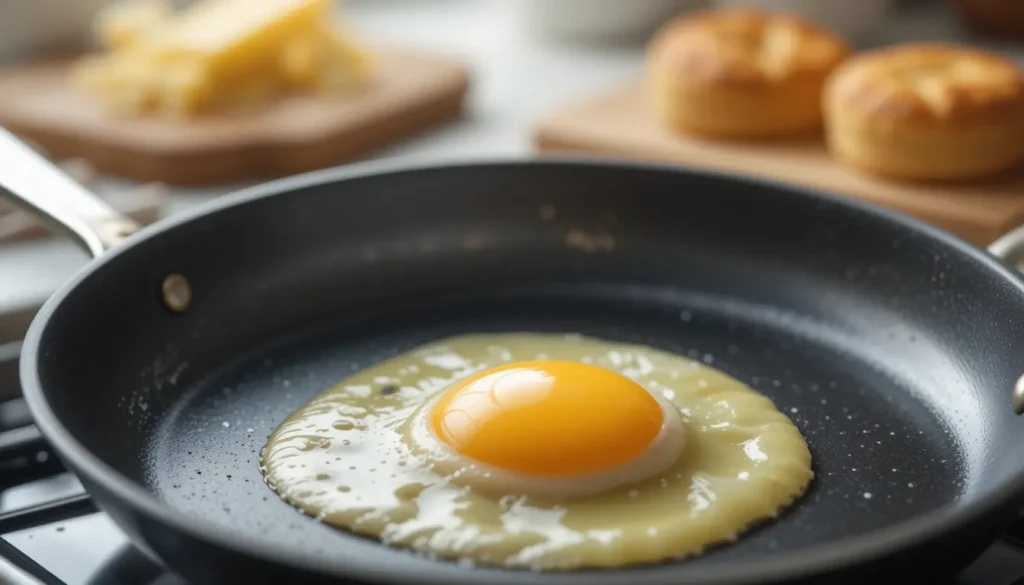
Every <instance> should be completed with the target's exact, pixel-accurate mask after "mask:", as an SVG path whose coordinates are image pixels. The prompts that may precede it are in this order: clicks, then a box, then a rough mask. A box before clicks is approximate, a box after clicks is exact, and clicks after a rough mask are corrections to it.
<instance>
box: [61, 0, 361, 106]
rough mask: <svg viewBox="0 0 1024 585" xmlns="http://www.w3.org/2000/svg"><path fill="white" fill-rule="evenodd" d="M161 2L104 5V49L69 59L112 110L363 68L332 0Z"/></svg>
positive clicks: (339, 75)
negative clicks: (174, 8) (173, 7)
mask: <svg viewBox="0 0 1024 585" xmlns="http://www.w3.org/2000/svg"><path fill="white" fill-rule="evenodd" d="M166 1H167V0H125V1H124V2H122V3H119V4H115V5H114V7H112V8H111V9H110V11H109V12H105V13H104V14H103V15H102V16H101V18H100V19H99V20H98V21H97V24H96V26H97V29H98V30H99V31H101V32H100V33H99V34H100V36H101V37H102V38H103V39H104V41H103V42H104V44H106V45H107V46H108V47H109V51H108V52H107V53H105V54H102V55H98V56H90V57H87V58H85V59H83V60H81V61H80V62H79V63H78V64H77V65H76V67H75V69H74V72H73V76H74V79H73V81H74V83H75V84H76V86H77V87H78V88H79V89H80V90H81V91H83V92H87V93H89V94H91V95H95V96H97V97H99V98H100V99H101V100H102V102H103V103H104V104H106V105H107V106H108V107H109V109H110V110H112V111H114V112H115V113H118V114H130V115H142V114H160V115H170V116H188V115H192V114H196V113H200V112H204V111H209V110H215V109H237V108H240V107H249V106H253V105H258V104H260V103H264V102H266V101H268V100H271V99H274V98H275V96H278V95H281V94H283V93H286V92H290V91H334V90H340V89H349V88H352V87H355V86H359V85H361V84H362V83H363V82H365V81H367V80H368V79H369V77H370V71H371V69H372V67H371V59H370V56H369V54H368V53H366V52H365V51H364V50H363V49H362V48H360V47H359V46H358V45H357V44H356V43H354V42H352V41H350V40H349V39H348V37H347V35H345V34H342V33H341V32H340V31H339V30H338V29H337V28H336V27H335V25H334V24H333V23H332V21H331V7H332V5H333V0H201V1H200V2H198V3H196V4H193V5H191V6H189V7H188V8H185V9H184V10H182V11H180V12H178V13H176V14H175V13H173V12H170V11H169V7H168V5H166V4H165V2H166ZM115 8H116V10H115ZM165 8H167V9H168V12H166V13H165V12H164V9H165Z"/></svg>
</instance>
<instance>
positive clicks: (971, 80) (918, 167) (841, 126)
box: [824, 43, 1024, 180]
mask: <svg viewBox="0 0 1024 585" xmlns="http://www.w3.org/2000/svg"><path fill="white" fill-rule="evenodd" d="M824 110H825V117H826V127H827V131H826V135H827V140H828V146H829V149H830V150H831V152H832V154H833V156H835V158H836V159H838V160H839V161H841V162H843V163H845V164H848V165H850V166H853V167H856V168H858V169H862V170H864V171H868V172H872V173H876V174H881V175H887V176H892V177H897V178H905V179H919V180H960V179H973V178H978V177H983V176H986V175H991V174H995V173H999V172H1001V171H1005V170H1007V169H1009V168H1011V167H1014V166H1016V165H1018V164H1019V163H1020V162H1021V160H1022V158H1024V74H1022V72H1021V69H1020V68H1019V67H1018V66H1017V65H1015V64H1014V63H1012V62H1011V61H1008V60H1006V59H1004V58H1002V57H999V56H997V55H994V54H991V53H987V52H983V51H980V50H975V49H966V48H962V47H957V46H953V45H946V44H934V43H928V44H907V45H902V46H897V47H892V48H887V49H882V50H878V51H874V52H870V53H865V54H862V55H860V56H857V57H854V58H853V59H851V60H849V61H848V62H847V63H845V64H844V65H843V66H841V67H840V68H838V69H837V70H836V71H835V73H834V74H833V75H832V77H831V78H830V79H829V82H828V84H827V86H826V90H825V95H824Z"/></svg>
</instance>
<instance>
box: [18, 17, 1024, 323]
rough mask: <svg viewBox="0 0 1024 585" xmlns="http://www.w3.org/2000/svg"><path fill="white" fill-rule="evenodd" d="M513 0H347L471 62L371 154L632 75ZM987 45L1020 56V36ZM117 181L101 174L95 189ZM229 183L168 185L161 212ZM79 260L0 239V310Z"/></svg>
mask: <svg viewBox="0 0 1024 585" xmlns="http://www.w3.org/2000/svg"><path fill="white" fill-rule="evenodd" d="M551 1H553V2H557V1H558V0H551ZM843 1H852V0H843ZM516 5H517V4H516V2H514V1H510V0H348V2H347V3H346V9H345V13H346V14H347V16H348V20H349V21H350V22H351V23H352V25H353V28H354V29H355V30H356V31H358V32H360V33H361V36H365V37H366V38H367V39H372V40H373V41H374V42H380V43H394V44H401V45H408V46H415V47H421V48H423V49H433V50H438V51H441V52H445V53H450V54H454V55H459V56H461V57H462V58H463V59H465V60H466V61H467V62H468V63H470V65H471V67H472V70H473V85H472V89H471V91H470V97H469V104H468V108H467V113H466V116H465V117H464V119H462V120H460V121H457V122H455V123H453V124H451V125H449V126H447V127H443V128H440V129H438V130H436V131H433V132H431V133H429V134H427V135H423V136H421V137H419V138H416V139H413V140H410V141H408V142H405V143H402V144H400V145H397V146H394V147H391V148H388V149H386V150H384V151H382V152H380V153H378V154H377V156H378V157H389V158H392V157H405V158H409V159H416V160H425V159H430V160H452V159H459V158H476V157H494V156H513V157H519V156H527V155H529V153H530V144H529V129H530V127H531V124H532V122H533V121H534V120H535V119H536V118H537V117H538V116H540V115H543V114H544V113H545V112H547V111H549V110H551V109H552V108H555V107H558V106H559V105H561V104H563V103H565V102H567V101H571V100H573V99H578V98H580V97H585V96H586V95H588V94H591V93H594V92H597V91H601V90H602V89H604V88H607V87H610V86H614V85H615V84H616V83H619V82H621V81H625V80H628V79H630V78H632V77H636V76H639V75H640V72H641V67H642V62H643V46H642V43H634V44H619V45H614V46H595V45H591V46H583V45H568V44H557V43H554V42H552V41H546V40H541V39H538V38H534V37H532V36H531V35H529V34H528V33H527V32H526V31H524V30H522V28H521V27H519V26H517V24H518V22H519V21H518V19H517V18H516V13H515V9H516ZM944 5H945V4H944V3H942V4H939V5H937V6H944ZM962 37H963V34H962V33H960V32H959V31H958V29H957V27H956V26H955V24H954V23H953V22H952V20H951V18H950V17H949V16H948V15H947V14H945V12H944V11H943V10H937V9H936V8H929V7H922V8H920V9H914V10H912V11H906V12H904V13H901V14H900V15H899V17H898V18H895V19H893V20H892V21H891V22H890V23H889V24H888V26H887V29H886V30H885V31H884V32H883V33H882V34H881V35H880V37H879V42H883V43H884V42H893V41H900V40H936V39H957V38H962ZM990 46H991V47H992V48H995V49H997V50H1001V51H1004V52H1008V53H1011V54H1012V53H1014V52H1016V54H1017V55H1016V56H1019V57H1021V58H1024V46H1016V47H1014V46H1010V45H1003V46H999V45H990ZM125 187H126V184H125V183H123V182H119V181H115V180H105V181H103V182H102V184H101V186H100V190H101V191H102V190H111V191H113V190H119V189H124V188H125ZM232 188H234V187H230V186H229V187H219V188H215V189H187V190H186V189H180V190H174V191H173V192H172V197H171V201H170V203H169V205H168V212H169V213H174V212H176V211H180V210H181V209H184V208H187V207H189V206H192V205H195V204H197V203H201V202H203V201H206V200H208V199H209V198H210V197H212V196H216V195H217V194H220V193H223V192H225V191H229V190H231V189H232ZM85 262H86V258H85V256H84V254H82V253H81V252H79V251H78V250H77V249H76V248H75V247H74V246H72V245H71V244H70V243H68V242H66V241H61V240H57V239H51V240H42V241H40V240H36V241H32V242H27V243H22V244H14V245H5V246H2V247H0V314H3V313H4V312H7V311H10V310H13V309H17V308H21V307H25V306H31V305H33V304H38V303H39V302H40V301H41V300H42V299H45V298H46V296H47V295H49V294H50V293H51V292H52V291H53V290H55V289H56V288H57V287H58V286H59V285H60V283H61V282H62V281H63V280H64V279H66V278H67V277H68V276H70V275H71V274H72V273H74V271H76V270H77V269H79V268H80V267H81V266H82V265H83V264H84V263H85Z"/></svg>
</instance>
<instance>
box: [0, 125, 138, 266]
mask: <svg viewBox="0 0 1024 585" xmlns="http://www.w3.org/2000/svg"><path fill="white" fill-rule="evenodd" d="M0 187H2V188H3V189H4V190H5V191H6V195H8V196H9V197H11V198H12V199H13V202H14V203H15V204H16V205H18V206H20V207H24V208H25V209H26V210H27V211H28V212H30V213H32V214H34V215H37V216H39V218H40V219H42V220H43V221H45V222H47V223H48V224H50V225H51V226H53V227H55V228H57V229H58V230H60V231H62V232H65V233H67V234H68V235H69V236H71V237H72V238H73V239H74V240H75V242H76V243H77V244H78V245H79V246H81V247H82V248H84V249H85V251H86V252H88V253H89V255H91V256H92V257H94V258H95V257H96V256H99V255H100V254H102V253H103V252H104V251H106V250H107V249H109V248H111V247H112V246H116V245H117V244H119V243H121V241H122V240H124V239H125V238H127V237H128V236H130V235H132V234H133V233H135V232H136V231H137V230H138V229H139V224H137V223H136V222H135V221H134V220H132V219H130V218H128V217H125V216H124V215H122V214H121V213H120V212H118V211H117V210H115V209H114V208H112V207H110V206H109V205H107V204H106V203H105V202H103V200H101V199H100V198H99V197H97V196H96V195H94V194H93V193H91V192H90V191H89V190H88V189H86V188H85V187H83V186H82V185H80V184H78V183H77V182H75V181H74V180H73V179H72V178H71V177H69V176H68V175H66V174H64V172H63V171H61V170H60V169H58V168H57V167H56V166H55V165H54V164H53V163H51V162H50V161H48V160H46V159H45V158H43V157H42V156H40V155H39V154H38V153H36V152H35V151H34V150H32V149H31V148H29V147H28V146H27V145H26V144H25V143H23V142H21V141H20V140H18V139H17V138H16V137H15V136H14V135H13V134H11V133H10V132H8V131H7V130H5V129H3V128H0Z"/></svg>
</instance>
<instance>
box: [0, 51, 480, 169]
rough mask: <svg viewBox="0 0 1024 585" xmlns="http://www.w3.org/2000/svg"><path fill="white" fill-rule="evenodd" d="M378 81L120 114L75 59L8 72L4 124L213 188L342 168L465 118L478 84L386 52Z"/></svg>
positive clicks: (53, 143)
mask: <svg viewBox="0 0 1024 585" xmlns="http://www.w3.org/2000/svg"><path fill="white" fill-rule="evenodd" d="M379 57H380V60H379V64H378V65H379V68H378V72H377V76H376V78H375V80H374V82H373V83H372V85H371V86H369V87H367V88H364V89H362V90H359V91H357V92H353V93H351V94H346V95H335V96H309V95H307V96H300V95H296V96H290V97H286V98H283V99H281V100H277V101H275V102H273V103H271V104H269V105H267V106H264V107H262V108H260V109H256V110H250V111H245V112H232V113H224V114H210V115H207V116H203V117H198V118H193V119H190V120H181V121H171V120H164V119H158V118H136V119H130V118H115V117H112V116H110V115H108V114H106V113H104V112H103V110H102V109H101V108H100V106H99V105H98V104H97V103H95V102H94V101H93V100H90V99H88V98H87V97H86V96H83V95H81V94H80V93H78V92H76V91H75V90H74V89H73V88H72V87H71V84H70V80H69V76H68V68H69V65H70V63H71V61H70V60H55V61H52V62H47V63H36V64H30V65H25V66H19V67H17V68H10V69H4V70H0V125H2V126H5V127H7V128H8V129H9V130H11V131H13V132H14V133H16V134H18V135H20V136H22V137H23V138H27V139H29V140H31V141H33V142H35V143H37V144H38V145H39V146H41V147H43V149H45V150H46V151H47V153H48V154H49V155H50V156H51V157H55V158H63V157H80V158H83V159H85V160H87V161H89V162H90V163H92V164H93V165H94V166H95V167H96V169H97V170H99V171H100V172H103V173H108V174H111V175H116V176H121V177H125V178H129V179H135V180H140V181H158V182H161V183H165V184H168V185H210V184H217V183H228V182H236V181H244V180H253V179H259V178H268V177H273V176H282V175H290V174H294V173H299V172H304V171H308V170H313V169H318V168H323V167H328V166H333V165H337V164H340V163H343V162H346V161H348V160H351V159H353V158H355V157H357V156H360V155H362V154H365V153H367V152H369V151H371V150H373V149H376V148H378V147H382V146H384V145H386V144H388V143H391V142H394V141H397V140H400V139H402V138H405V137H408V136H410V135H413V134H415V133H417V132H419V131H422V130H424V129H425V128H427V127H429V126H433V125H435V124H438V123H439V122H442V121H445V120H448V119H451V118H453V117H456V116H457V115H458V114H459V113H460V111H461V109H462V103H463V98H464V96H465V94H466V91H467V88H468V86H469V74H468V72H467V70H466V68H465V66H464V65H463V64H462V63H460V62H458V61H456V60H453V59H449V58H446V57H440V56H433V55H425V54H419V53H415V52H403V51H388V52H382V53H381V54H380V55H379Z"/></svg>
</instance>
